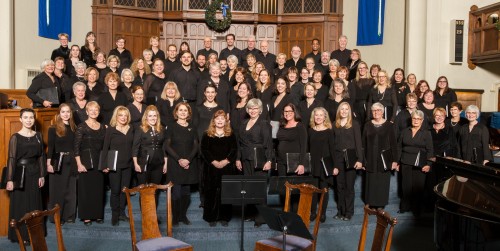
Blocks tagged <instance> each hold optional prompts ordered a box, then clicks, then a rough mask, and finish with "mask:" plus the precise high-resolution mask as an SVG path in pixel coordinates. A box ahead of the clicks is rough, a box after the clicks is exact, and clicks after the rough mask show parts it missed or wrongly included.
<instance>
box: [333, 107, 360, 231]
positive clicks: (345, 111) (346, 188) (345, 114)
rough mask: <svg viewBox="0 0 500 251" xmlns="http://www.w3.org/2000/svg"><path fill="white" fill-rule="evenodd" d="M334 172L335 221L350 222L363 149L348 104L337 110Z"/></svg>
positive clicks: (357, 126) (356, 123)
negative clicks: (336, 197) (336, 200)
mask: <svg viewBox="0 0 500 251" xmlns="http://www.w3.org/2000/svg"><path fill="white" fill-rule="evenodd" d="M333 133H334V136H335V147H334V148H335V154H334V156H335V158H334V161H333V162H334V167H335V169H334V171H333V175H335V176H336V177H335V179H336V181H337V182H336V185H337V193H338V202H337V210H338V211H337V215H336V216H335V217H334V218H335V219H339V220H340V219H342V220H345V221H349V220H351V218H352V216H353V215H354V182H355V180H356V169H360V168H361V167H362V166H363V164H362V163H363V150H362V149H363V147H362V145H361V127H360V126H359V123H358V121H357V120H355V119H353V118H352V109H351V106H350V105H349V103H347V102H342V103H341V104H340V105H339V108H338V109H337V116H336V119H335V126H334V127H333ZM345 156H347V157H348V158H346V157H345Z"/></svg>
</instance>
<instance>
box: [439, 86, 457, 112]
mask: <svg viewBox="0 0 500 251" xmlns="http://www.w3.org/2000/svg"><path fill="white" fill-rule="evenodd" d="M456 101H457V94H456V93H455V91H454V90H452V89H449V90H448V92H446V93H444V94H443V95H442V96H441V94H439V92H436V91H435V92H434V103H435V104H436V107H441V108H444V109H446V110H447V111H448V110H449V108H450V104H451V103H452V102H456Z"/></svg>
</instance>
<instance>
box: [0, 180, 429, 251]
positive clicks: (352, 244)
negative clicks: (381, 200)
mask: <svg viewBox="0 0 500 251" xmlns="http://www.w3.org/2000/svg"><path fill="white" fill-rule="evenodd" d="M391 182H392V183H391V196H390V203H389V205H388V206H387V207H386V210H387V211H388V212H389V213H390V214H391V215H392V216H396V217H397V218H398V224H397V225H396V227H395V231H394V236H393V244H392V248H391V250H393V251H394V250H395V251H412V250H426V251H432V250H436V248H435V245H434V243H433V215H432V213H430V214H425V215H423V216H422V217H421V218H419V219H418V220H417V219H416V218H415V217H414V216H413V215H412V214H411V213H406V214H401V215H398V214H397V213H396V212H397V209H398V204H399V199H398V198H397V195H396V179H395V177H393V179H392V180H391ZM360 190H361V178H360V177H358V179H357V180H356V191H357V193H356V201H355V215H354V217H353V218H352V220H351V221H338V220H334V219H333V216H334V215H335V214H336V212H337V211H336V208H335V203H334V202H331V201H332V199H330V203H329V205H328V210H327V221H326V222H325V223H323V224H321V226H320V230H319V232H320V234H319V237H318V241H317V250H318V251H321V250H339V251H341V250H346V251H353V250H357V246H358V242H359V234H360V230H361V223H362V207H363V202H362V201H361V199H360V197H361V196H360V193H359V191H360ZM331 194H332V193H330V196H332V195H331ZM108 196H109V195H108ZM162 196H164V195H162ZM163 198H164V197H163ZM133 199H134V200H135V205H137V204H138V203H137V200H138V197H137V196H136V197H133ZM277 201H278V198H277V197H276V196H270V197H269V198H268V204H271V205H275V204H277ZM198 205H199V196H198V193H193V194H192V203H191V205H190V208H189V215H188V217H189V219H190V220H191V221H192V223H193V224H192V225H190V226H185V225H182V223H181V225H180V226H179V227H175V228H174V237H175V238H177V239H180V240H182V241H185V242H187V243H190V244H192V245H193V246H194V249H195V250H207V251H209V250H210V251H212V250H218V251H223V250H239V246H240V224H241V223H240V219H241V218H240V217H239V215H240V214H239V210H238V208H235V210H234V214H233V215H234V217H233V220H232V221H231V222H230V223H229V226H228V227H222V226H220V225H217V227H213V228H211V227H209V226H208V224H207V223H206V222H205V221H203V219H202V209H200V208H198ZM164 208H165V200H164V199H163V200H161V199H160V205H159V209H158V211H159V215H160V219H162V220H163V222H165V221H164V219H165V209H164ZM105 210H106V211H105V212H106V215H105V223H104V224H96V223H94V224H93V225H92V226H84V225H83V223H82V222H77V223H75V224H66V225H64V226H63V236H64V242H65V246H66V249H67V250H68V251H73V250H74V251H87V250H88V251H99V250H103V251H105V250H106V251H107V250H117V251H118V250H131V242H130V230H129V225H128V223H125V222H121V224H120V226H117V227H113V226H111V222H110V219H111V210H110V208H109V204H108V205H107V207H106V209H105ZM139 216H140V213H139V211H138V209H137V208H134V217H139ZM369 227H370V229H373V228H374V227H375V224H374V223H373V222H372V223H370V225H369ZM161 228H162V231H164V228H165V226H164V224H163V225H162V227H161ZM48 231H49V233H48V235H47V241H48V243H49V244H48V245H49V250H56V249H57V243H56V241H55V233H54V225H53V224H50V223H49V224H48ZM279 234H280V233H279V232H276V231H273V230H270V229H269V228H268V227H267V225H263V226H262V227H260V228H254V227H253V222H245V242H244V248H245V250H253V248H254V243H255V242H256V241H257V240H259V239H263V238H267V237H270V236H273V235H279ZM372 234H373V232H369V236H368V243H369V244H371V235H372ZM369 247H370V245H368V246H367V250H369ZM0 250H1V251H10V250H19V246H18V244H17V243H11V242H10V241H9V240H7V238H6V237H0ZM28 250H31V248H29V249H28Z"/></svg>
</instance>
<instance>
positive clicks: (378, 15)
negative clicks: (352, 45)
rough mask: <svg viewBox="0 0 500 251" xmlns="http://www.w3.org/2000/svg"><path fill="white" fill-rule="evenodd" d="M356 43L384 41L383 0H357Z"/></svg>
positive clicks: (365, 43) (371, 43) (375, 43)
mask: <svg viewBox="0 0 500 251" xmlns="http://www.w3.org/2000/svg"><path fill="white" fill-rule="evenodd" d="M358 3H359V6H358V41H357V43H356V44H357V45H377V44H382V43H383V42H384V13H385V0H359V2H358Z"/></svg>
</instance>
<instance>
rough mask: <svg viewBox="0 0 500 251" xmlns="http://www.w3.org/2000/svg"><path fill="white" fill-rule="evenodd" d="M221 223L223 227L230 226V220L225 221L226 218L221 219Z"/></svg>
mask: <svg viewBox="0 0 500 251" xmlns="http://www.w3.org/2000/svg"><path fill="white" fill-rule="evenodd" d="M220 224H221V225H222V226H223V227H227V226H228V222H227V221H225V220H221V221H220Z"/></svg>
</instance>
